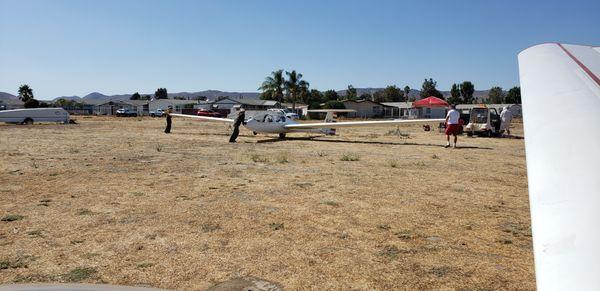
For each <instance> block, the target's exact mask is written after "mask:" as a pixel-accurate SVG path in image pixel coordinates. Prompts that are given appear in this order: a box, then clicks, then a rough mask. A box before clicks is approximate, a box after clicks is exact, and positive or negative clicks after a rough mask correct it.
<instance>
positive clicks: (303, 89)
mask: <svg viewBox="0 0 600 291" xmlns="http://www.w3.org/2000/svg"><path fill="white" fill-rule="evenodd" d="M308 87H309V84H308V82H307V83H306V84H304V85H301V86H300V88H299V89H300V92H298V98H299V100H300V101H302V103H304V104H308V102H307V100H308V99H309V98H310V90H309V88H308Z"/></svg>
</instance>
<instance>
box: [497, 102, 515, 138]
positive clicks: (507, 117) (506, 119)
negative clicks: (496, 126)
mask: <svg viewBox="0 0 600 291" xmlns="http://www.w3.org/2000/svg"><path fill="white" fill-rule="evenodd" d="M512 118H513V114H512V111H510V110H509V109H508V107H504V108H502V112H501V113H500V120H501V121H502V123H500V132H502V131H506V134H507V135H510V123H511V122H512Z"/></svg>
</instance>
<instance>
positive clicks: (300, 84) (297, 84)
mask: <svg viewBox="0 0 600 291" xmlns="http://www.w3.org/2000/svg"><path fill="white" fill-rule="evenodd" d="M285 74H286V75H287V76H288V79H287V81H285V89H286V91H287V92H288V94H289V95H290V98H291V99H292V110H294V111H295V110H296V98H297V97H298V94H299V93H300V92H301V91H302V90H304V89H302V88H304V87H305V89H306V91H308V86H310V84H309V83H308V82H306V81H304V80H302V74H298V73H296V70H293V71H291V72H285Z"/></svg>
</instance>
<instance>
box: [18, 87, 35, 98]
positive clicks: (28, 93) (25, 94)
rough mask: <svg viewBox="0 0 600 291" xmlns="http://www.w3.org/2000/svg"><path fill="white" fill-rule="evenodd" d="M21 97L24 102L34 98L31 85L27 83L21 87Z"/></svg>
mask: <svg viewBox="0 0 600 291" xmlns="http://www.w3.org/2000/svg"><path fill="white" fill-rule="evenodd" d="M19 99H20V100H21V101H23V102H27V100H29V99H33V90H31V88H30V87H29V85H27V84H25V85H21V86H20V87H19Z"/></svg>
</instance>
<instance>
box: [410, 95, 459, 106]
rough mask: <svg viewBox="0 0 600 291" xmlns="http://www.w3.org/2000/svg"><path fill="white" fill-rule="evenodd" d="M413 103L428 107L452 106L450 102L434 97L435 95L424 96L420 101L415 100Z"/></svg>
mask: <svg viewBox="0 0 600 291" xmlns="http://www.w3.org/2000/svg"><path fill="white" fill-rule="evenodd" d="M412 105H413V107H428V108H431V107H448V106H450V104H448V102H446V101H444V100H442V99H440V98H437V97H434V96H429V97H427V98H423V99H421V100H419V101H415V102H413V104H412Z"/></svg>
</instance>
